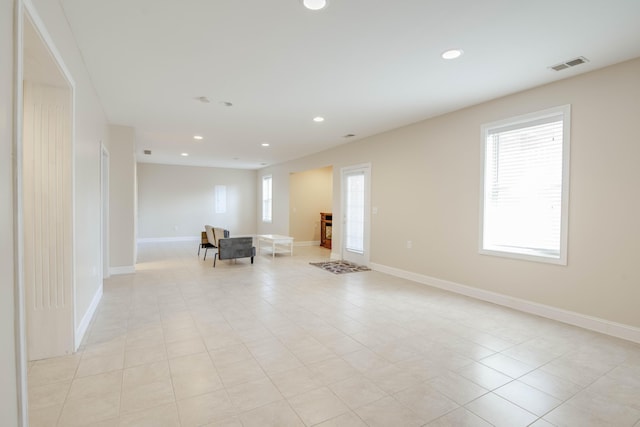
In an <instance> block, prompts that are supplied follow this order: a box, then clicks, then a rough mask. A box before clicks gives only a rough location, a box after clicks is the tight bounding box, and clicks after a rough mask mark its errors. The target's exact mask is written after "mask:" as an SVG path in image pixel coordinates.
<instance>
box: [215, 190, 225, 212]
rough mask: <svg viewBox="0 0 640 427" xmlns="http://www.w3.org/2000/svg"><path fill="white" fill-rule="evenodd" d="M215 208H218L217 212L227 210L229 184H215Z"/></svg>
mask: <svg viewBox="0 0 640 427" xmlns="http://www.w3.org/2000/svg"><path fill="white" fill-rule="evenodd" d="M215 208H216V213H226V212H227V186H226V185H216V186H215Z"/></svg>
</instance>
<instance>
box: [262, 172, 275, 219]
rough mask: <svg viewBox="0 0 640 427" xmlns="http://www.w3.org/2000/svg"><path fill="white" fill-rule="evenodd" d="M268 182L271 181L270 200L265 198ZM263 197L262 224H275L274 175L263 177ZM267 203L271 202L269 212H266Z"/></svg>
mask: <svg viewBox="0 0 640 427" xmlns="http://www.w3.org/2000/svg"><path fill="white" fill-rule="evenodd" d="M267 180H268V181H269V198H268V199H266V198H265V191H264V186H265V181H267ZM261 195H262V222H264V223H269V224H270V223H272V222H273V175H264V176H263V177H262V189H261ZM267 201H268V202H269V210H268V212H265V202H267ZM266 213H268V215H265V214H266Z"/></svg>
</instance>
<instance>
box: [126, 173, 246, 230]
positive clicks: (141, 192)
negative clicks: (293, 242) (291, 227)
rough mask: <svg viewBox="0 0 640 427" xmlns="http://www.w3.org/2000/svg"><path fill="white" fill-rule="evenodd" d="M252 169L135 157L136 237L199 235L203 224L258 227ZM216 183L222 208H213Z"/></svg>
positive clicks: (235, 227) (234, 227) (232, 227)
mask: <svg viewBox="0 0 640 427" xmlns="http://www.w3.org/2000/svg"><path fill="white" fill-rule="evenodd" d="M255 176H256V172H255V170H245V169H225V168H211V167H201V166H176V165H160V164H152V163H138V238H139V239H140V240H141V241H144V240H199V238H200V232H201V231H204V226H205V225H206V224H210V225H213V226H214V227H221V228H225V229H227V230H229V232H230V234H231V235H232V236H237V235H247V234H250V235H253V234H255V233H256V227H255V224H256V211H257V209H256V188H255V185H254V184H255ZM216 185H224V186H225V187H226V197H227V199H226V210H225V211H224V212H216V209H215V201H214V194H215V193H214V192H215V186H216Z"/></svg>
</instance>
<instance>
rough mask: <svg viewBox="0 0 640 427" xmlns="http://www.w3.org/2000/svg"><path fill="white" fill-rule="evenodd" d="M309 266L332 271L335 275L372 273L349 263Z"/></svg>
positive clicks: (335, 262)
mask: <svg viewBox="0 0 640 427" xmlns="http://www.w3.org/2000/svg"><path fill="white" fill-rule="evenodd" d="M309 264H311V265H315V266H316V267H320V268H322V269H323V270H327V271H330V272H331V273H333V274H344V273H355V272H357V271H370V270H371V269H370V268H367V267H364V266H362V265H358V264H353V263H350V262H347V261H326V262H310V263H309Z"/></svg>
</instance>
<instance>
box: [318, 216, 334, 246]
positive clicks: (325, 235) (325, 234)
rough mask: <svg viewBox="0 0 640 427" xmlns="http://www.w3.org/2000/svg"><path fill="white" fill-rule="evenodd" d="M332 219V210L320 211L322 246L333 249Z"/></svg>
mask: <svg viewBox="0 0 640 427" xmlns="http://www.w3.org/2000/svg"><path fill="white" fill-rule="evenodd" d="M332 219H333V215H331V212H328V213H327V212H320V246H324V247H325V248H327V249H331V232H332V231H333V227H332V226H331V224H332Z"/></svg>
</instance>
